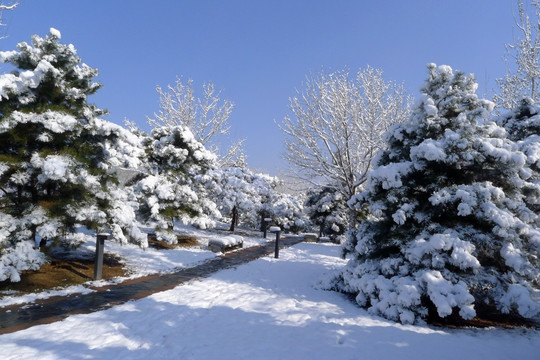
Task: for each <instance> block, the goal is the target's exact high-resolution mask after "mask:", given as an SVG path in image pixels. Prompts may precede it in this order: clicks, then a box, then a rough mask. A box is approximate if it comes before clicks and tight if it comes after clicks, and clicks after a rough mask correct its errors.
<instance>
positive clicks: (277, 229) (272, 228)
mask: <svg viewBox="0 0 540 360" xmlns="http://www.w3.org/2000/svg"><path fill="white" fill-rule="evenodd" d="M270 232H271V233H275V234H276V248H275V250H274V258H276V259H278V258H279V237H280V235H281V228H280V227H279V226H270Z"/></svg>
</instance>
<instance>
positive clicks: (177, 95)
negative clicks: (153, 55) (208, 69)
mask: <svg viewBox="0 0 540 360" xmlns="http://www.w3.org/2000/svg"><path fill="white" fill-rule="evenodd" d="M156 91H157V92H158V94H159V108H160V110H159V112H158V113H154V119H151V118H147V120H148V124H149V125H150V126H152V127H157V126H171V127H172V126H176V125H183V126H185V127H187V128H189V129H190V130H191V132H193V135H194V136H195V139H197V140H198V141H200V142H201V143H202V144H203V145H205V146H206V147H207V148H208V149H209V150H211V151H213V152H215V153H216V154H219V158H218V165H219V166H228V165H230V164H231V163H233V162H234V161H235V159H236V158H237V157H238V156H240V155H241V153H242V151H243V148H242V144H243V142H244V140H240V141H238V142H236V143H234V144H233V145H231V146H230V147H229V149H228V150H227V152H226V153H224V154H220V151H219V146H218V142H217V139H216V138H217V137H218V136H220V135H227V134H229V131H230V126H229V125H228V119H229V116H230V115H231V112H232V108H233V104H232V103H231V102H230V101H229V100H221V98H220V95H221V91H217V90H216V89H215V86H214V84H212V83H208V84H204V85H203V97H202V98H197V97H196V96H195V91H194V89H193V80H188V81H187V82H186V83H183V82H182V79H181V78H177V79H176V84H175V85H174V86H173V85H169V86H168V87H167V89H166V90H164V89H162V88H161V87H159V86H157V87H156Z"/></svg>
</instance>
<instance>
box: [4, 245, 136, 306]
mask: <svg viewBox="0 0 540 360" xmlns="http://www.w3.org/2000/svg"><path fill="white" fill-rule="evenodd" d="M126 275H127V274H126V270H125V269H124V267H123V265H122V263H120V259H119V258H117V257H114V256H112V255H110V254H105V255H104V259H103V276H102V278H103V279H111V278H114V277H119V276H126ZM93 279H94V261H93V260H86V259H61V258H52V259H51V260H50V262H49V263H47V264H44V265H43V266H41V268H40V269H39V270H36V271H23V272H22V274H21V281H19V282H16V283H12V282H9V281H3V282H0V291H17V292H18V293H17V295H22V294H27V293H33V292H39V291H43V290H47V289H54V288H57V287H67V286H71V285H78V284H82V283H85V282H87V281H90V280H93ZM1 296H2V295H1V294H0V297H1Z"/></svg>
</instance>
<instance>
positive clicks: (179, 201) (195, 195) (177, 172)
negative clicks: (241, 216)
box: [135, 125, 218, 244]
mask: <svg viewBox="0 0 540 360" xmlns="http://www.w3.org/2000/svg"><path fill="white" fill-rule="evenodd" d="M143 145H144V148H145V149H146V154H147V161H148V163H147V166H148V169H147V170H145V171H146V172H147V174H146V175H145V176H144V177H143V178H142V179H141V180H140V181H139V182H138V183H137V184H136V185H135V192H136V193H137V197H138V202H139V214H140V216H141V217H142V219H143V220H145V221H149V220H151V221H156V222H157V229H156V231H157V235H158V238H159V239H162V240H165V241H167V242H168V243H172V244H175V243H176V242H177V238H176V236H175V234H174V233H173V230H174V222H175V221H176V220H180V221H182V222H184V223H192V224H195V225H197V226H199V227H201V228H206V227H207V226H210V225H211V224H212V223H213V221H212V220H211V219H210V217H212V216H216V215H217V214H218V212H217V209H216V205H215V203H214V202H213V201H212V200H211V199H210V198H209V197H208V196H206V193H205V189H204V187H203V186H201V185H200V184H199V182H197V181H196V180H195V179H196V177H197V176H201V175H202V174H204V173H205V172H206V171H208V170H209V169H211V168H212V167H213V163H214V161H215V158H216V156H215V154H213V153H212V152H210V151H208V150H206V149H205V147H204V146H203V145H202V144H201V143H200V142H198V141H197V140H195V138H194V137H193V134H192V133H191V131H190V130H189V129H188V128H186V127H184V126H182V125H176V126H161V127H155V128H153V129H152V131H151V133H150V135H149V136H146V137H145V138H144V139H143Z"/></svg>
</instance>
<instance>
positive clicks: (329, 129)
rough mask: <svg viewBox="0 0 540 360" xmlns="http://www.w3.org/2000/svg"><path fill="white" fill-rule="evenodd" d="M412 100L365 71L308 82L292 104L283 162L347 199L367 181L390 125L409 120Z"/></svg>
mask: <svg viewBox="0 0 540 360" xmlns="http://www.w3.org/2000/svg"><path fill="white" fill-rule="evenodd" d="M410 106H411V97H410V96H408V95H407V94H406V93H405V91H404V89H403V86H398V85H397V84H395V83H393V82H387V81H385V80H384V79H383V77H382V71H381V70H379V69H374V68H372V67H369V66H368V67H367V68H366V69H364V70H360V71H359V72H358V73H357V75H356V78H351V77H350V76H349V73H348V72H347V71H342V72H335V73H331V74H325V73H320V74H319V75H318V76H316V77H311V78H308V79H307V80H306V82H305V84H304V90H303V92H298V94H297V96H295V97H293V98H291V99H290V110H291V112H292V117H291V116H286V117H285V119H284V120H283V123H282V124H281V125H279V126H280V128H281V130H282V131H283V132H284V133H285V134H286V140H285V146H286V152H285V158H286V160H288V161H289V163H290V164H291V165H292V168H293V170H294V171H295V173H296V176H298V177H299V178H301V179H303V180H305V181H308V182H310V183H312V184H314V185H317V186H327V185H329V184H330V185H331V186H335V187H336V188H337V190H338V191H339V192H341V193H342V194H343V195H344V196H345V197H346V198H347V199H349V198H351V196H352V195H354V194H355V193H356V192H357V189H358V187H360V186H361V185H362V184H363V183H364V182H365V181H366V178H367V173H368V171H369V169H370V168H371V165H372V161H373V158H374V156H375V155H376V154H377V152H378V151H379V149H381V147H382V146H383V144H384V143H383V135H384V134H385V133H386V131H387V130H388V128H389V127H390V125H392V124H394V123H397V122H402V121H404V120H405V119H407V117H408V116H409V113H410Z"/></svg>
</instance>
